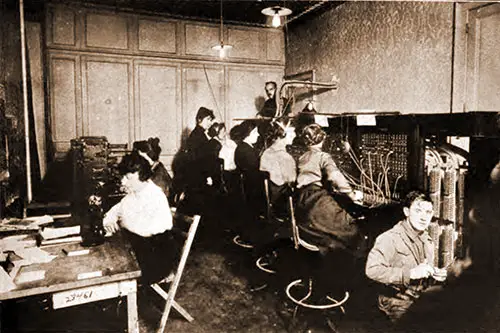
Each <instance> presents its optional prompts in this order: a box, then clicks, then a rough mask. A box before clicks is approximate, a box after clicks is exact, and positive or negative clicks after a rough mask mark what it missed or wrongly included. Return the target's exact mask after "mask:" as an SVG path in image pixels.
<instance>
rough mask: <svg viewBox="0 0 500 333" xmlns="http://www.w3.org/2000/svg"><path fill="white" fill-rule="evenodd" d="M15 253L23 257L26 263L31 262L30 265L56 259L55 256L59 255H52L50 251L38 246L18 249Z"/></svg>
mask: <svg viewBox="0 0 500 333" xmlns="http://www.w3.org/2000/svg"><path fill="white" fill-rule="evenodd" d="M15 253H16V254H17V255H18V256H20V257H21V258H23V259H24V260H25V262H26V263H29V265H32V264H44V263H47V262H51V261H52V260H54V258H57V256H53V255H50V254H49V253H47V252H46V251H44V250H42V249H40V248H38V247H30V248H25V249H17V250H16V251H15Z"/></svg>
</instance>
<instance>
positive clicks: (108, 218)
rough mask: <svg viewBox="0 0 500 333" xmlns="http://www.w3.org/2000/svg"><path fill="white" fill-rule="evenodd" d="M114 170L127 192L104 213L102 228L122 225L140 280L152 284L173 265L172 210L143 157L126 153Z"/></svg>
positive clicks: (114, 229) (111, 229)
mask: <svg viewBox="0 0 500 333" xmlns="http://www.w3.org/2000/svg"><path fill="white" fill-rule="evenodd" d="M118 170H119V172H120V175H122V186H123V187H124V189H125V191H126V193H127V194H126V195H125V197H123V199H122V200H121V201H120V202H119V203H117V204H116V205H115V206H113V207H112V208H111V209H110V210H109V211H108V212H107V213H106V214H105V216H104V219H103V225H104V229H105V230H106V233H107V234H113V233H115V232H117V231H118V230H119V229H122V231H123V232H124V233H125V234H126V236H127V237H128V239H129V241H130V243H131V245H132V247H133V249H134V252H135V254H136V257H137V261H138V262H139V266H140V268H141V271H142V278H141V279H142V282H143V283H144V284H152V283H155V282H158V281H160V280H162V279H163V278H164V277H166V276H168V274H169V273H170V272H171V270H172V268H173V262H174V258H175V256H176V253H177V252H176V248H177V247H176V246H175V243H174V240H173V237H172V234H171V233H170V232H169V231H170V230H171V229H172V213H171V212H170V207H169V204H168V201H167V197H166V196H165V193H163V191H162V189H161V188H159V187H158V186H157V185H155V184H154V183H153V181H152V180H151V179H150V178H151V175H152V171H151V166H150V164H149V162H148V161H147V160H146V159H145V158H144V157H142V156H140V155H139V154H138V153H137V152H132V153H130V154H127V155H125V156H124V157H123V158H122V160H121V162H120V164H119V165H118ZM159 263H161V264H159Z"/></svg>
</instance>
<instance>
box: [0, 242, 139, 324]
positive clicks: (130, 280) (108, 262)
mask: <svg viewBox="0 0 500 333" xmlns="http://www.w3.org/2000/svg"><path fill="white" fill-rule="evenodd" d="M43 249H44V250H45V251H47V252H49V253H50V254H52V255H57V258H55V259H54V260H52V261H51V262H49V263H45V264H34V265H30V266H25V267H22V268H21V270H20V271H19V273H18V274H17V276H16V279H15V280H14V282H16V284H17V288H16V289H14V290H11V291H9V292H4V293H0V301H5V300H9V299H16V298H21V297H29V296H36V295H48V296H50V297H51V300H52V306H53V308H54V309H59V308H64V307H69V306H76V305H79V304H85V303H90V302H95V301H100V300H104V299H109V298H115V297H121V296H127V314H128V331H129V332H130V333H138V332H139V327H138V314H137V279H138V278H139V277H140V275H141V272H140V269H139V266H138V265H137V262H136V259H135V256H134V254H133V252H132V251H131V248H130V245H129V244H128V242H127V241H125V240H124V239H123V237H122V236H121V235H120V233H118V234H116V235H114V236H113V237H111V238H108V239H106V242H105V243H104V244H101V245H98V246H94V247H88V248H84V247H82V246H81V245H80V244H77V243H74V244H58V245H53V246H48V247H43ZM84 249H88V250H89V253H88V254H85V255H77V256H67V255H66V254H65V252H64V251H63V250H66V251H69V252H71V251H78V250H84ZM36 271H45V277H44V279H42V280H37V281H32V282H25V283H19V282H18V280H19V278H20V276H21V275H22V274H25V273H28V272H36ZM99 275H100V276H99Z"/></svg>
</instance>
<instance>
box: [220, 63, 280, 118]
mask: <svg viewBox="0 0 500 333" xmlns="http://www.w3.org/2000/svg"><path fill="white" fill-rule="evenodd" d="M227 71H228V80H227V96H228V102H227V117H228V119H229V123H230V127H232V126H233V125H234V124H235V123H236V122H235V121H234V119H235V118H249V117H254V116H255V115H256V114H257V112H258V111H259V110H260V109H261V108H262V106H263V105H264V101H265V90H264V85H265V82H266V81H269V80H275V81H277V83H278V86H279V84H280V83H281V77H283V70H276V68H269V67H262V68H259V67H246V66H228V68H227Z"/></svg>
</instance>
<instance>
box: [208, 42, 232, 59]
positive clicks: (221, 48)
mask: <svg viewBox="0 0 500 333" xmlns="http://www.w3.org/2000/svg"><path fill="white" fill-rule="evenodd" d="M232 48H233V47H232V46H231V45H224V41H223V40H221V41H220V44H218V45H215V46H212V50H215V51H219V58H221V59H223V58H225V57H226V55H227V51H229V50H230V49H232Z"/></svg>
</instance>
